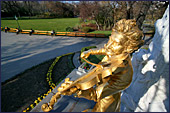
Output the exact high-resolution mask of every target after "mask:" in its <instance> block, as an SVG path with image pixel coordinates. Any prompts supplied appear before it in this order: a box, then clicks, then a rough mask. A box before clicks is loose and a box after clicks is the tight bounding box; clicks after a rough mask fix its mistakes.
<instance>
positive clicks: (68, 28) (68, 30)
mask: <svg viewBox="0 0 170 113" xmlns="http://www.w3.org/2000/svg"><path fill="white" fill-rule="evenodd" d="M66 31H67V32H73V31H74V29H73V28H71V27H67V28H66Z"/></svg>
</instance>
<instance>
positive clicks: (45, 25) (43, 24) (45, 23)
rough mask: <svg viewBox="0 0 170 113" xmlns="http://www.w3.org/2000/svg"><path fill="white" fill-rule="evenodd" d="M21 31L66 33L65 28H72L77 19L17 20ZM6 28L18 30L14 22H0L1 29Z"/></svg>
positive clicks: (77, 21)
mask: <svg viewBox="0 0 170 113" xmlns="http://www.w3.org/2000/svg"><path fill="white" fill-rule="evenodd" d="M18 22H19V25H20V27H21V29H24V30H29V29H31V28H32V29H34V30H44V31H51V30H55V31H57V32H64V31H66V28H67V27H74V26H75V25H76V24H77V23H79V18H60V19H58V18H57V19H27V20H18ZM5 26H8V27H9V28H18V24H17V21H16V20H1V27H5Z"/></svg>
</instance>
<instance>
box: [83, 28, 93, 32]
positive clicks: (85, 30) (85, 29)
mask: <svg viewBox="0 0 170 113" xmlns="http://www.w3.org/2000/svg"><path fill="white" fill-rule="evenodd" d="M90 30H91V28H90V27H83V28H82V32H85V33H87V32H89V31H90Z"/></svg>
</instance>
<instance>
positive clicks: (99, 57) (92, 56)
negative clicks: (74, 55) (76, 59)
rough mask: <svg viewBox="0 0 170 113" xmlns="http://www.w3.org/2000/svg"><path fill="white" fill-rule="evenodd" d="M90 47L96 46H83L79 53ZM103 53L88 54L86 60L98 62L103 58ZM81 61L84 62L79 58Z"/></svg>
mask: <svg viewBox="0 0 170 113" xmlns="http://www.w3.org/2000/svg"><path fill="white" fill-rule="evenodd" d="M92 48H97V47H96V46H88V47H84V48H82V49H81V53H82V52H84V51H87V50H89V49H92ZM104 56H105V55H90V56H89V57H88V58H87V60H88V61H90V62H93V63H95V64H98V63H99V62H100V61H101V60H102V59H103V58H104ZM81 62H82V63H83V62H85V61H84V60H83V59H81ZM85 66H88V64H85Z"/></svg>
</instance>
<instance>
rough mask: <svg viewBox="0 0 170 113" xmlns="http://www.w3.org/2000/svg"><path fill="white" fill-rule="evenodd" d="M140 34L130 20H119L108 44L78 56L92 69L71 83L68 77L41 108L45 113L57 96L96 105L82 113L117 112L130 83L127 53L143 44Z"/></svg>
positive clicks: (130, 74) (141, 34)
mask: <svg viewBox="0 0 170 113" xmlns="http://www.w3.org/2000/svg"><path fill="white" fill-rule="evenodd" d="M142 37H143V33H142V32H141V31H140V30H139V28H138V26H137V24H136V21H135V20H134V19H129V20H126V19H122V20H120V21H118V22H117V23H116V24H115V25H114V27H113V29H112V33H111V36H110V37H109V41H108V43H107V44H105V45H104V47H103V48H100V49H90V50H88V51H85V52H83V53H81V55H80V57H81V58H82V59H84V60H85V61H86V62H87V63H89V64H91V65H94V66H95V67H94V68H93V69H92V70H90V71H89V72H88V73H86V74H85V75H83V76H82V77H80V78H78V79H77V80H75V81H70V79H69V78H66V79H65V82H64V83H63V84H61V86H60V87H59V88H58V92H57V93H56V94H55V95H54V96H53V97H52V98H51V100H50V102H49V103H47V104H43V105H42V110H43V111H45V112H48V111H50V110H52V109H53V105H54V103H56V102H57V100H58V99H59V98H60V96H61V95H72V94H73V95H74V96H75V97H78V98H86V99H88V100H93V101H95V102H96V104H95V106H94V108H93V109H86V110H84V111H83V112H89V111H90V112H119V111H120V99H121V91H122V90H125V89H126V88H127V87H128V86H129V85H130V83H131V81H132V77H133V68H132V64H131V56H130V54H131V53H132V52H133V51H134V50H137V49H138V48H139V46H140V45H142V44H143V40H142ZM90 55H105V57H104V58H103V59H102V60H101V62H100V63H98V64H94V63H92V62H90V61H88V60H86V59H87V58H88V57H89V56H90Z"/></svg>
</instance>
